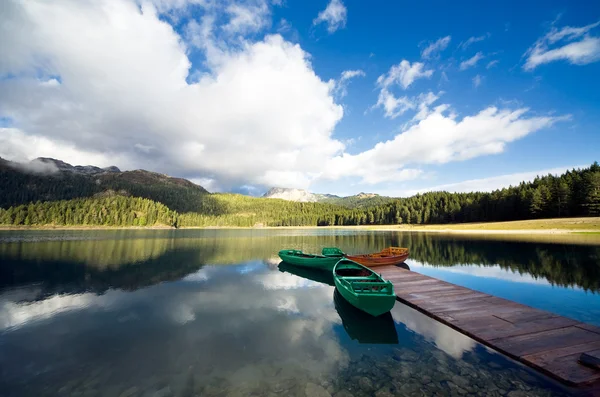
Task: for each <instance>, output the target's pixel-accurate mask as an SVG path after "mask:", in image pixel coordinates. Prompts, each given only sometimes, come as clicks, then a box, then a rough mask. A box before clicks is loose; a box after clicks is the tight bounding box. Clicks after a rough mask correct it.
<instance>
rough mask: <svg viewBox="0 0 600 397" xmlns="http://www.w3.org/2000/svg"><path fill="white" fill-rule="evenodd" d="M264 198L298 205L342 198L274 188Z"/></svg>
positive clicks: (299, 190)
mask: <svg viewBox="0 0 600 397" xmlns="http://www.w3.org/2000/svg"><path fill="white" fill-rule="evenodd" d="M263 197H264V198H275V199H282V200H287V201H296V202H298V203H316V202H320V201H326V200H328V199H332V198H340V197H338V196H334V195H332V194H316V193H310V192H307V191H306V190H303V189H290V188H283V187H274V188H271V189H269V191H268V192H266V193H265V194H263Z"/></svg>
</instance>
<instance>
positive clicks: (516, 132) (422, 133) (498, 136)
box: [321, 95, 568, 184]
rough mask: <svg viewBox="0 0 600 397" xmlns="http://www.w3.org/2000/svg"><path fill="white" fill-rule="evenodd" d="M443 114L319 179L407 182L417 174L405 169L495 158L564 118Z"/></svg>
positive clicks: (522, 112) (336, 162)
mask: <svg viewBox="0 0 600 397" xmlns="http://www.w3.org/2000/svg"><path fill="white" fill-rule="evenodd" d="M433 97H435V95H434V96H433ZM433 97H431V98H428V99H429V100H428V103H432V100H431V99H433ZM447 109H448V107H447V105H446V106H443V105H440V106H438V107H436V108H435V109H434V110H433V111H428V114H427V116H426V117H425V118H424V119H422V120H421V121H419V122H418V124H415V125H413V126H411V127H410V128H408V129H407V130H406V131H404V132H402V133H401V134H398V135H396V136H395V137H394V138H393V139H391V140H389V141H386V142H380V143H378V144H377V145H375V147H374V148H372V149H370V150H367V151H365V152H362V153H359V154H356V155H349V154H343V155H341V156H337V157H335V158H334V159H333V160H331V161H330V162H329V164H328V166H327V167H326V168H325V169H326V171H325V172H324V173H323V174H322V175H321V177H322V178H323V179H337V178H339V177H340V176H342V175H343V176H356V177H360V178H361V179H362V182H364V183H369V184H375V183H381V182H397V181H401V180H407V179H412V178H415V177H417V176H418V175H420V174H421V173H422V171H421V170H420V169H418V168H409V167H408V166H411V167H414V166H415V165H416V166H418V165H422V164H445V163H448V162H450V161H462V160H468V159H471V158H475V157H479V156H483V155H490V154H497V153H501V152H503V151H504V148H505V146H506V144H507V143H509V142H513V141H515V140H517V139H520V138H523V137H524V136H526V135H528V134H531V133H533V132H535V131H538V130H540V129H542V128H547V127H549V126H551V125H553V124H554V123H556V122H558V121H561V120H565V119H567V118H568V117H566V116H562V117H551V116H537V117H534V116H532V117H527V116H526V113H527V109H525V108H521V109H516V110H508V109H503V110H500V109H498V108H496V107H488V108H486V109H484V110H482V111H481V112H479V113H477V114H475V115H473V116H466V117H464V118H463V119H462V120H457V118H456V115H454V114H452V113H451V114H449V115H445V114H444V113H445V112H446V111H447Z"/></svg>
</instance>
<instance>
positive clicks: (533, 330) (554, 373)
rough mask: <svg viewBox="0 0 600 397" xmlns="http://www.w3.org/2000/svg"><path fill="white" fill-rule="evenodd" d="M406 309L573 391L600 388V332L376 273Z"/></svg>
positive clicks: (386, 269) (386, 270)
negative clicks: (590, 361) (598, 362)
mask: <svg viewBox="0 0 600 397" xmlns="http://www.w3.org/2000/svg"><path fill="white" fill-rule="evenodd" d="M374 270H376V271H377V272H378V273H381V275H382V276H383V277H384V278H386V279H388V280H390V281H391V282H392V283H393V284H394V288H395V290H396V296H397V297H398V300H400V301H401V302H402V303H404V304H406V305H408V306H410V307H412V308H414V309H416V310H419V311H420V312H422V313H424V314H426V315H428V316H429V317H432V318H434V319H436V320H438V321H440V322H442V323H444V324H446V325H448V326H449V327H451V328H453V329H455V330H457V331H459V332H461V333H463V334H465V335H467V336H469V337H471V338H473V339H475V340H476V341H478V342H480V343H482V344H484V345H486V346H489V347H491V348H493V349H495V350H497V351H499V352H501V353H503V354H505V355H507V356H509V357H511V358H513V359H515V360H518V361H520V362H522V363H524V364H526V365H528V366H530V367H533V368H535V369H537V370H539V371H541V372H542V373H544V374H546V375H549V376H551V377H553V378H555V379H557V380H559V381H561V382H563V383H565V384H567V385H569V386H576V387H584V386H593V387H594V388H595V387H598V386H600V370H598V369H593V368H590V367H587V366H584V365H582V364H580V363H579V361H578V360H579V358H580V356H581V353H588V354H589V355H590V356H592V357H599V358H600V328H599V327H595V326H592V325H589V324H585V323H581V322H579V321H576V320H572V319H570V318H566V317H562V316H558V315H556V314H553V313H550V312H546V311H543V310H538V309H534V308H532V307H529V306H525V305H521V304H519V303H515V302H512V301H509V300H506V299H502V298H498V297H495V296H492V295H488V294H485V293H482V292H478V291H474V290H471V289H468V288H464V287H460V286H458V285H455V284H451V283H447V282H445V281H442V280H438V279H435V278H432V277H428V276H424V275H422V274H419V273H416V272H412V271H409V270H405V269H402V268H400V267H396V266H381V267H377V268H374Z"/></svg>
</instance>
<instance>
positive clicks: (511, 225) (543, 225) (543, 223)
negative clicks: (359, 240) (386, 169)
mask: <svg viewBox="0 0 600 397" xmlns="http://www.w3.org/2000/svg"><path fill="white" fill-rule="evenodd" d="M394 229H395V230H406V231H428V232H429V231H431V232H434V231H438V232H439V231H443V232H465V233H478V232H482V233H486V232H503V233H506V232H508V233H510V232H513V233H514V232H517V233H600V218H555V219H534V220H527V221H512V222H486V223H460V224H452V225H398V226H397V227H395V228H394Z"/></svg>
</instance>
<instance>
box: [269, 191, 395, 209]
mask: <svg viewBox="0 0 600 397" xmlns="http://www.w3.org/2000/svg"><path fill="white" fill-rule="evenodd" d="M262 197H263V198H271V199H282V200H287V201H295V202H299V203H329V204H336V205H340V206H342V207H348V208H359V207H367V206H371V205H380V204H385V203H388V202H390V201H392V200H394V198H392V197H387V196H380V195H378V194H376V193H364V192H360V193H358V194H356V195H354V196H346V197H340V196H336V195H333V194H320V193H311V192H309V191H306V190H303V189H292V188H282V187H274V188H271V189H269V191H267V192H266V193H265V194H264V195H263V196H262Z"/></svg>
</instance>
